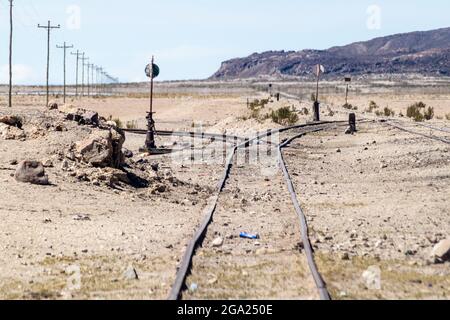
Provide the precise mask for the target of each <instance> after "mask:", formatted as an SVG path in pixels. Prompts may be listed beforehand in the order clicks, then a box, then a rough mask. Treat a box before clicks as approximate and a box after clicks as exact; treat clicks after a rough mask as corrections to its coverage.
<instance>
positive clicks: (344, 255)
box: [341, 252, 350, 261]
mask: <svg viewBox="0 0 450 320" xmlns="http://www.w3.org/2000/svg"><path fill="white" fill-rule="evenodd" d="M341 259H342V260H344V261H349V260H350V255H349V254H348V253H347V252H344V253H343V254H342V255H341Z"/></svg>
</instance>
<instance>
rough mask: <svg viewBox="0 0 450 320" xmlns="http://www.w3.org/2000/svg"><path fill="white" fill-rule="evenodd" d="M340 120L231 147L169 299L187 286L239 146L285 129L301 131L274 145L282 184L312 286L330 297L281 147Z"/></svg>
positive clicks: (294, 128)
mask: <svg viewBox="0 0 450 320" xmlns="http://www.w3.org/2000/svg"><path fill="white" fill-rule="evenodd" d="M343 123H345V122H343V121H340V122H319V123H313V124H307V125H299V126H292V127H287V128H283V129H277V130H270V131H267V132H265V133H263V134H261V135H259V136H257V137H254V138H252V139H249V140H246V141H244V142H242V143H240V144H236V145H235V146H234V148H233V150H232V152H231V154H230V156H229V157H228V159H227V162H226V165H225V168H224V173H223V175H222V178H221V180H220V182H219V185H218V188H217V191H216V194H215V195H214V197H213V199H212V202H211V205H210V206H209V208H208V209H207V212H206V214H205V216H204V219H203V221H202V223H201V225H200V227H199V228H198V229H197V231H196V232H195V234H194V237H193V238H192V240H191V241H190V243H189V245H188V247H187V249H186V252H185V254H184V256H183V259H182V261H181V264H180V266H179V269H178V272H177V276H176V279H175V282H174V284H173V286H172V289H171V292H170V295H169V297H168V299H169V300H178V299H180V298H181V297H182V294H183V292H184V290H185V289H186V288H187V286H186V284H185V283H186V279H187V277H188V275H189V274H190V271H191V268H192V263H193V258H194V256H195V254H196V251H197V249H198V248H199V247H201V246H202V243H203V240H204V238H205V236H206V234H207V231H208V228H209V227H210V225H211V223H212V222H213V216H214V214H215V212H216V210H217V209H218V207H219V198H220V196H221V194H222V192H223V190H224V188H225V186H226V184H227V180H228V179H229V177H230V175H231V170H232V167H233V165H234V159H235V156H236V153H237V151H238V150H240V149H247V148H249V147H250V146H252V145H254V144H259V143H265V142H266V141H264V139H266V138H268V137H269V136H271V135H274V134H277V133H283V132H288V131H291V130H300V131H301V132H300V133H298V132H296V133H295V136H293V137H292V138H290V139H286V140H285V141H283V142H282V143H280V144H279V145H278V146H277V148H278V155H277V158H278V161H279V166H280V168H281V170H282V172H283V177H284V180H285V183H286V185H287V186H288V190H289V194H290V198H291V200H292V202H293V205H294V208H295V210H296V213H297V215H298V218H299V220H300V230H301V240H302V243H303V247H304V249H305V253H306V258H307V262H308V267H309V270H310V272H311V275H312V277H313V279H314V282H315V285H316V288H317V290H318V293H319V296H320V298H321V299H323V300H329V299H330V295H329V293H328V291H327V289H326V285H325V283H324V281H323V279H322V277H321V275H320V273H319V271H318V270H317V266H316V264H315V262H314V256H313V250H312V246H311V243H310V241H309V237H308V226H307V223H306V217H305V215H304V213H303V211H302V209H301V206H300V203H299V201H298V199H297V195H296V193H295V189H294V186H293V183H292V181H291V179H290V176H289V172H288V169H287V166H286V164H285V162H284V157H283V149H284V148H285V147H287V146H288V145H289V144H290V143H291V142H292V141H294V140H295V139H298V138H300V137H302V136H304V135H305V134H308V133H313V132H318V131H322V130H326V129H330V128H332V127H336V126H339V125H343Z"/></svg>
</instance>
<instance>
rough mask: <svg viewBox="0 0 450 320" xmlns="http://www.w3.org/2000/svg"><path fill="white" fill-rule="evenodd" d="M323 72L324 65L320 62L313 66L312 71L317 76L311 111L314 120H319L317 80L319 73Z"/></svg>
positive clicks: (318, 79)
mask: <svg viewBox="0 0 450 320" xmlns="http://www.w3.org/2000/svg"><path fill="white" fill-rule="evenodd" d="M324 72H325V67H324V66H323V65H321V64H318V65H316V66H315V67H314V73H315V74H316V77H317V86H316V97H315V100H316V101H314V106H313V111H314V112H313V113H314V119H313V120H314V121H317V122H318V121H320V103H319V81H320V75H321V74H322V73H324Z"/></svg>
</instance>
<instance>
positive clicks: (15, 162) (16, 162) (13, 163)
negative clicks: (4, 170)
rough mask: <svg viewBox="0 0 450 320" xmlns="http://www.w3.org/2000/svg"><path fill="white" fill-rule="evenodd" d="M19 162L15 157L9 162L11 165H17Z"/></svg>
mask: <svg viewBox="0 0 450 320" xmlns="http://www.w3.org/2000/svg"><path fill="white" fill-rule="evenodd" d="M18 163H19V162H18V161H17V160H16V159H13V160H11V161H10V162H9V164H10V165H12V166H15V165H17V164H18Z"/></svg>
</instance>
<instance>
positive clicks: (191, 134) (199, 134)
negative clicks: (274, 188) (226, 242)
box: [122, 129, 245, 141]
mask: <svg viewBox="0 0 450 320" xmlns="http://www.w3.org/2000/svg"><path fill="white" fill-rule="evenodd" d="M122 130H123V131H124V132H129V133H134V134H143V135H144V134H147V130H144V129H122ZM156 134H157V135H160V136H178V137H200V138H202V139H223V140H224V141H226V140H234V141H245V138H242V137H238V136H232V135H226V134H220V133H206V132H188V131H166V130H157V131H156Z"/></svg>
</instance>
